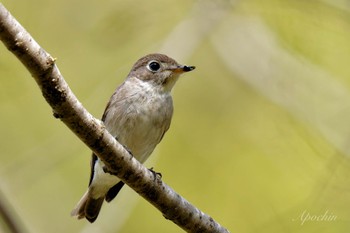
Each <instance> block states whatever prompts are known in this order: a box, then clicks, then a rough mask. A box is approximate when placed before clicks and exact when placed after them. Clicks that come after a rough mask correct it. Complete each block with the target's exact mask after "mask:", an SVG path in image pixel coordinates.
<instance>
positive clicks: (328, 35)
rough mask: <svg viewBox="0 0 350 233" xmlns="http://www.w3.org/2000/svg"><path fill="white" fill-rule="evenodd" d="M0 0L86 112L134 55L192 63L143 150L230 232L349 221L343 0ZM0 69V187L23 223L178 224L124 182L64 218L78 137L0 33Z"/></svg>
mask: <svg viewBox="0 0 350 233" xmlns="http://www.w3.org/2000/svg"><path fill="white" fill-rule="evenodd" d="M2 3H3V4H4V5H5V7H7V8H8V9H9V10H10V11H11V13H12V14H13V15H14V16H15V17H16V18H17V19H18V20H19V21H20V23H22V25H23V26H24V27H25V28H26V29H27V30H28V31H29V32H30V33H31V35H32V36H33V37H34V38H35V39H36V40H37V41H38V42H39V43H40V44H41V45H42V46H43V47H44V49H46V50H47V51H48V52H49V53H50V54H51V55H52V56H54V57H56V58H57V64H58V66H59V68H60V70H61V72H62V74H63V75H64V77H65V79H66V81H67V82H68V83H69V85H70V87H71V89H72V90H73V91H74V93H75V94H76V96H77V97H78V98H79V100H80V101H81V102H82V103H83V104H84V106H85V107H86V108H87V109H88V110H89V111H90V112H91V113H92V114H93V115H94V116H96V117H98V118H99V117H100V116H101V115H102V112H103V110H104V108H105V104H106V103H107V101H108V99H109V97H110V95H111V93H112V92H113V91H114V89H115V87H116V86H117V85H119V84H120V83H121V82H122V81H123V79H124V78H125V76H126V75H127V74H128V71H129V69H130V68H131V66H132V65H133V63H134V62H135V61H136V60H137V59H138V58H139V57H141V56H143V55H145V54H147V53H151V52H162V53H166V54H168V55H169V56H171V57H174V58H175V59H176V60H178V61H179V62H180V63H186V64H189V65H195V66H197V69H196V70H195V72H193V73H190V74H187V75H185V76H183V77H182V78H181V80H179V82H178V83H177V85H176V87H175V89H174V91H173V96H174V104H175V114H174V118H173V121H172V126H171V128H170V130H169V132H168V133H167V135H166V136H165V138H164V139H163V141H162V143H161V144H160V145H159V146H158V148H157V149H156V151H155V152H154V155H153V157H152V158H151V159H150V160H149V161H148V162H147V163H146V166H148V167H154V168H155V170H156V171H159V172H161V173H162V174H163V180H164V181H165V182H166V183H167V184H169V185H170V186H171V187H173V188H174V189H175V190H176V191H177V192H179V193H180V194H181V195H183V196H184V197H185V198H186V199H187V200H189V201H190V202H191V203H193V204H194V205H196V206H197V207H198V208H200V209H201V210H203V211H204V212H206V213H208V214H209V215H211V216H212V217H213V218H214V219H215V220H217V221H218V222H220V223H221V224H222V225H224V226H225V227H227V228H228V229H230V231H231V232H239V233H252V232H259V233H264V232H266V233H271V232H303V233H304V232H322V233H325V232H330V233H335V232H336V233H338V232H344V233H345V232H350V208H349V207H350V179H349V178H350V159H349V158H350V125H349V123H348V122H349V119H350V79H349V77H350V68H349V61H350V3H349V1H347V0H322V1H321V0H319V1H315V0H307V1H295V0H265V1H258V0H242V1H224V0H218V1H211V0H198V1H188V0H178V1H161V0H152V1H140V0H138V1H118V0H114V1H67V0H61V1H53V0H31V1H17V0H5V1H2ZM0 77H1V79H0V80H1V82H0V109H1V115H0V119H1V123H0V130H1V134H0V146H1V155H0V190H1V192H2V193H3V195H4V196H5V197H6V199H7V200H8V203H9V204H10V205H11V206H12V207H13V209H14V211H15V212H16V215H17V216H18V218H20V219H21V221H22V222H23V226H25V228H26V229H27V232H30V233H32V232H38V233H41V232H45V233H46V232H53V233H56V232H57V233H58V232H82V233H89V232H107V233H108V232H122V233H124V232H125V233H126V232H182V230H181V229H180V228H178V227H177V226H176V225H174V224H173V223H172V222H170V221H167V220H165V219H164V218H163V217H162V215H161V214H160V213H159V212H158V211H157V210H156V209H155V208H153V207H152V206H151V205H150V204H148V203H147V202H146V201H145V200H143V199H142V198H140V197H139V196H138V195H137V194H135V193H134V192H133V191H132V190H131V189H130V188H128V187H126V188H124V189H123V191H122V192H121V194H120V196H118V198H117V199H116V200H115V201H113V202H112V203H110V204H105V205H104V207H103V209H102V212H101V214H100V216H99V218H98V220H97V221H96V222H95V223H94V224H89V223H87V222H86V221H77V220H76V219H74V218H71V217H70V215H69V213H70V211H71V209H72V208H73V207H74V206H75V204H76V203H77V201H78V200H79V199H80V197H81V195H82V194H83V193H84V192H85V190H86V188H87V183H88V178H89V160H90V151H89V149H87V148H86V146H84V145H83V143H82V142H80V141H79V140H78V139H77V138H76V137H75V136H74V135H73V133H71V132H70V131H69V130H68V128H66V127H65V125H64V124H62V123H61V122H60V121H59V120H56V119H54V117H53V116H52V112H51V109H50V107H49V106H48V104H46V102H45V100H44V99H43V97H42V96H41V93H40V91H39V89H38V87H37V86H36V83H35V82H34V80H33V79H32V78H31V77H30V74H29V73H28V72H27V71H26V70H25V69H24V68H23V66H22V65H21V64H20V62H19V61H17V60H16V58H15V57H14V56H13V55H12V54H11V53H10V52H8V51H7V50H6V49H5V47H4V46H3V45H0ZM321 216H324V218H323V219H321ZM307 217H309V218H310V219H309V218H307ZM317 217H318V220H319V221H317ZM0 223H1V221H0ZM1 229H4V228H0V231H1Z"/></svg>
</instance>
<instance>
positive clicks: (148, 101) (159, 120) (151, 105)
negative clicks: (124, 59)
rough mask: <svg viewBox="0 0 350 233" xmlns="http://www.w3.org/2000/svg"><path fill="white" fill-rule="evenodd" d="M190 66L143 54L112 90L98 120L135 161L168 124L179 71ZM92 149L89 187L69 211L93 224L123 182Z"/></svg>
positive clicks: (141, 158) (145, 153)
mask: <svg viewBox="0 0 350 233" xmlns="http://www.w3.org/2000/svg"><path fill="white" fill-rule="evenodd" d="M194 69H195V66H187V65H180V64H179V63H177V62H176V61H175V60H174V59H173V58H170V57H169V56H167V55H164V54H159V53H153V54H148V55H146V56H144V57H142V58H140V59H139V60H137V61H136V63H135V64H134V65H133V66H132V68H131V70H130V72H129V74H128V76H127V77H126V79H125V80H124V82H123V83H122V84H121V85H120V86H119V87H117V89H116V90H115V91H114V93H113V94H112V96H111V98H110V100H109V102H108V103H107V106H106V108H105V111H104V114H103V116H102V122H103V123H104V125H105V127H106V129H107V130H108V131H109V133H110V134H111V135H112V136H113V137H115V139H116V140H117V141H118V142H120V143H121V144H122V145H123V146H124V147H125V148H126V149H127V150H128V151H129V152H130V153H131V154H132V155H133V156H134V157H135V158H136V159H137V160H138V161H139V162H140V163H144V162H145V161H146V160H147V158H148V157H149V156H150V155H151V153H152V152H153V150H154V149H155V147H156V146H157V144H158V143H159V142H160V141H161V140H162V138H163V136H164V134H165V132H167V130H168V129H169V127H170V123H171V119H172V115H173V100H172V96H171V90H172V89H173V87H174V85H175V83H176V82H177V80H178V78H179V77H180V75H181V74H183V73H186V72H189V71H192V70H194ZM104 168H105V165H104V163H103V162H102V161H101V160H100V159H99V158H98V157H97V156H96V155H95V154H94V153H93V154H92V159H91V174H90V181H89V186H88V190H87V191H86V192H85V194H84V195H83V197H82V198H81V199H80V201H79V202H78V204H77V205H76V207H75V208H74V209H73V210H72V212H71V215H72V216H74V217H77V218H78V219H83V218H86V219H87V220H88V221H89V222H90V223H93V222H94V221H95V220H96V219H97V217H98V215H99V213H100V210H101V207H102V204H103V202H104V200H106V201H107V202H110V201H112V200H113V199H114V198H115V197H116V196H117V194H118V193H119V191H120V190H121V188H122V187H123V186H124V183H123V181H121V180H120V179H119V178H118V177H117V176H114V175H112V174H110V173H108V171H105V169H104Z"/></svg>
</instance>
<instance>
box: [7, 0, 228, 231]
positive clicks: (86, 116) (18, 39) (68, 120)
mask: <svg viewBox="0 0 350 233" xmlns="http://www.w3.org/2000/svg"><path fill="white" fill-rule="evenodd" d="M0 39H1V40H2V42H3V43H4V44H5V46H6V47H7V48H8V49H9V50H10V51H11V52H12V53H13V54H15V55H16V57H17V58H18V59H19V60H20V61H21V62H22V63H23V64H24V66H25V67H26V68H27V69H28V71H29V72H30V73H31V74H32V76H33V77H34V79H35V81H36V82H37V84H38V86H39V87H40V89H41V91H42V94H43V96H44V97H45V99H46V101H47V102H48V103H49V104H50V106H51V107H52V109H53V113H54V116H55V117H56V118H59V119H61V120H62V121H63V123H65V124H66V125H67V126H68V127H69V128H70V129H71V130H72V131H73V132H74V133H75V134H76V135H77V136H78V137H79V138H80V139H81V140H82V141H83V142H84V143H85V144H86V145H87V146H88V147H89V148H90V149H91V150H92V151H94V152H95V153H96V155H97V156H98V157H99V158H100V159H101V160H102V161H103V162H104V163H105V164H106V165H107V167H108V169H109V170H110V171H111V172H112V173H113V174H116V175H117V176H118V177H119V178H120V179H121V180H122V181H123V182H124V183H126V184H127V185H129V186H130V187H131V188H132V189H134V190H135V191H136V192H137V193H138V194H140V195H141V196H142V197H143V198H145V199H146V200H148V201H149V202H150V203H151V204H152V205H154V206H155V207H156V208H157V209H159V210H160V211H161V212H162V213H163V215H164V217H165V218H167V219H169V220H171V221H173V222H174V223H176V224H177V225H178V226H180V227H181V228H182V229H184V230H185V231H187V232H208V233H209V232H211V233H212V232H228V231H227V230H226V229H225V228H223V227H222V226H220V224H219V223H217V222H215V221H214V220H213V219H212V218H211V217H210V216H208V215H206V214H205V213H203V212H202V211H201V210H199V209H197V208H196V207H195V206H193V205H192V204H190V203H189V202H188V201H187V200H185V199H184V198H182V197H181V196H180V195H179V194H177V193H176V192H175V191H174V190H173V189H171V188H170V187H169V186H168V185H166V184H165V183H164V182H162V180H161V179H160V177H159V176H155V175H154V174H153V173H152V172H150V171H149V170H148V169H147V168H145V167H144V166H143V165H142V164H140V163H139V162H138V161H137V160H136V159H134V158H133V157H132V156H131V155H130V154H129V153H128V151H126V150H125V149H124V147H123V146H122V145H121V144H120V143H118V142H117V141H116V140H115V139H114V138H113V137H112V136H111V135H110V134H109V133H108V131H107V130H106V129H105V128H104V126H103V124H102V122H101V121H99V120H97V119H95V118H94V117H93V116H92V115H91V114H90V113H89V112H88V111H87V110H86V109H85V108H84V107H83V106H82V104H81V103H80V102H79V101H78V100H77V98H76V97H75V96H74V94H73V93H72V91H71V90H70V89H69V87H68V84H67V83H66V82H65V80H64V79H63V77H62V75H61V74H60V72H59V70H58V68H57V66H56V65H55V60H54V59H53V58H52V57H51V56H50V55H49V54H48V53H47V52H45V51H44V49H42V48H41V47H40V46H39V44H38V43H37V42H36V41H35V40H34V39H33V38H32V37H31V36H30V35H29V33H28V32H27V31H26V30H25V29H24V28H23V27H22V26H21V25H20V24H19V23H18V22H17V21H16V20H15V19H14V18H13V17H12V16H11V14H10V13H9V12H8V11H7V10H6V9H5V7H4V6H3V5H2V4H0Z"/></svg>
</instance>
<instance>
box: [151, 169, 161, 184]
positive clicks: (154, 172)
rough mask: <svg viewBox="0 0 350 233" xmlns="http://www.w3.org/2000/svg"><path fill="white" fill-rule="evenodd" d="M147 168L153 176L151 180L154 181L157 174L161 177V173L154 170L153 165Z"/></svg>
mask: <svg viewBox="0 0 350 233" xmlns="http://www.w3.org/2000/svg"><path fill="white" fill-rule="evenodd" d="M148 170H149V171H150V172H152V174H153V177H154V179H153V181H156V178H157V176H159V178H161V179H162V173H160V172H156V171H154V170H153V167H151V168H149V169H148Z"/></svg>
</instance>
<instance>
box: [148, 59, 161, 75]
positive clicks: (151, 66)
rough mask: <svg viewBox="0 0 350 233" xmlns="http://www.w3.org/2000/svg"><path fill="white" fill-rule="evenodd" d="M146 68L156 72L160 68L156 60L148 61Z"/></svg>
mask: <svg viewBox="0 0 350 233" xmlns="http://www.w3.org/2000/svg"><path fill="white" fill-rule="evenodd" d="M147 68H148V69H149V70H150V71H152V72H156V71H158V70H159V69H160V64H159V63H158V62H156V61H151V62H150V63H148V66H147Z"/></svg>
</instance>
